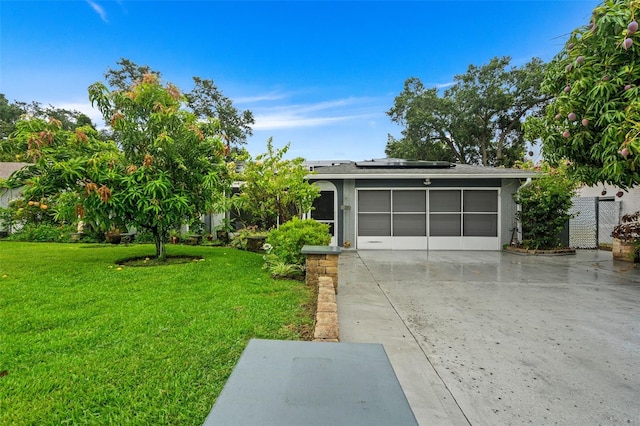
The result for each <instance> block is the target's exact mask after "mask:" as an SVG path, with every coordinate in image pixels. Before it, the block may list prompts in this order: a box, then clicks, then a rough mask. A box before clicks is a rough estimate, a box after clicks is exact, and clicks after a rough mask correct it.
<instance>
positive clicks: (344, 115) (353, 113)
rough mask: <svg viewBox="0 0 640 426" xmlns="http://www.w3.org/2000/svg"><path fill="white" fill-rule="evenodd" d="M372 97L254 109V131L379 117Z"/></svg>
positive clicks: (322, 124)
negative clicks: (369, 104)
mask: <svg viewBox="0 0 640 426" xmlns="http://www.w3.org/2000/svg"><path fill="white" fill-rule="evenodd" d="M368 102H369V99H368V98H346V99H337V100H332V101H324V102H318V103H312V104H293V105H280V106H274V107H271V108H266V107H263V108H260V109H257V110H255V111H254V119H255V124H254V125H253V129H254V130H275V129H291V128H300V127H318V126H326V125H329V124H332V123H336V122H340V121H347V120H353V119H363V118H371V117H373V116H378V115H379V114H380V113H379V112H378V111H377V110H374V109H372V108H371V106H368V105H367V103H368Z"/></svg>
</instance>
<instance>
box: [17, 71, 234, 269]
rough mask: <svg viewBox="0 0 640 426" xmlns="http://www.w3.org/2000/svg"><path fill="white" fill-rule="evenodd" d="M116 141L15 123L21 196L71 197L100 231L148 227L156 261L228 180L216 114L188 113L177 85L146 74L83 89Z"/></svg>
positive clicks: (38, 122) (41, 199)
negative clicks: (114, 85)
mask: <svg viewBox="0 0 640 426" xmlns="http://www.w3.org/2000/svg"><path fill="white" fill-rule="evenodd" d="M89 96H90V99H91V102H92V103H93V104H96V105H97V106H98V108H99V109H100V111H101V112H102V113H103V115H104V119H105V122H107V123H109V124H110V126H111V128H112V129H113V132H114V134H115V135H117V141H118V142H117V143H115V142H113V141H108V142H104V141H101V140H100V139H99V137H98V132H97V131H96V130H95V129H93V128H91V127H90V126H85V127H80V128H77V129H75V130H66V129H64V128H63V125H62V122H61V121H60V120H57V119H50V120H48V121H45V120H42V119H38V118H33V117H27V118H25V119H23V120H21V121H19V122H18V123H17V129H18V130H17V132H16V134H15V141H16V144H17V145H19V146H20V147H21V149H22V150H24V151H26V153H27V154H26V155H27V159H28V160H30V161H33V163H34V164H33V165H31V166H28V167H27V168H25V169H23V170H21V171H19V172H18V173H16V174H14V175H13V176H12V179H11V184H13V185H14V186H17V185H25V190H24V195H25V197H26V198H27V199H28V200H29V201H32V202H34V203H36V202H37V203H39V204H40V206H42V203H46V202H47V201H48V200H49V199H54V198H56V197H57V196H59V194H63V193H69V192H73V193H75V194H76V195H77V196H78V200H79V202H80V203H81V206H82V209H81V210H82V212H83V213H84V214H85V218H86V219H85V220H86V221H88V222H90V223H92V224H94V225H95V226H97V227H99V228H101V229H102V230H105V231H106V230H108V229H110V228H119V229H120V230H123V228H124V229H126V228H128V227H130V226H133V227H136V228H137V229H145V230H148V231H150V232H151V233H152V234H153V236H154V240H155V244H156V255H157V257H158V258H159V259H164V258H165V257H166V252H165V248H164V241H166V239H167V238H168V233H169V230H170V229H171V228H174V227H178V226H180V225H181V224H182V223H185V222H189V221H192V220H193V219H195V218H199V217H200V216H201V215H202V214H204V213H206V212H208V211H210V210H211V209H212V204H213V201H214V200H215V199H217V198H219V195H218V194H219V192H220V191H222V188H224V187H225V185H223V182H224V181H225V179H227V177H228V172H227V168H226V165H225V164H224V162H223V161H222V159H223V154H224V146H223V144H222V141H221V139H220V137H219V126H218V122H217V120H215V119H210V120H207V121H203V120H200V119H198V117H197V116H196V115H195V114H193V113H191V112H189V111H187V110H186V109H185V108H183V106H184V97H183V95H182V94H181V93H180V91H179V90H178V88H177V87H175V86H173V85H171V84H167V85H164V86H163V85H162V84H161V83H160V80H159V78H158V77H157V76H156V75H154V74H146V75H145V76H144V77H143V79H142V80H141V81H138V82H136V83H135V84H134V85H132V86H131V87H130V88H129V89H128V90H115V91H110V90H109V89H108V88H107V87H106V86H105V85H104V84H102V83H95V84H93V85H92V86H91V87H90V88H89Z"/></svg>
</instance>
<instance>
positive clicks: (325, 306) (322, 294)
mask: <svg viewBox="0 0 640 426" xmlns="http://www.w3.org/2000/svg"><path fill="white" fill-rule="evenodd" d="M313 341H314V342H339V341H340V329H339V326H338V303H337V300H336V289H335V286H334V284H333V279H331V277H327V276H322V277H318V303H317V307H316V318H315V324H314V330H313Z"/></svg>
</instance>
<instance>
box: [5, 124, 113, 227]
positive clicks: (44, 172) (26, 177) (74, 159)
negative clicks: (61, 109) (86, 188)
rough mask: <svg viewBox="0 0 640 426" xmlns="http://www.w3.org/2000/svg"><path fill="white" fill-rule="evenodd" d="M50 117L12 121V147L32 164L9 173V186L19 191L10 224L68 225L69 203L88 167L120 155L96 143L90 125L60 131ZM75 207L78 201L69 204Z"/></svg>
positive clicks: (103, 142) (96, 133)
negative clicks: (18, 188)
mask: <svg viewBox="0 0 640 426" xmlns="http://www.w3.org/2000/svg"><path fill="white" fill-rule="evenodd" d="M62 127H63V125H62V122H60V121H59V120H56V119H53V118H52V119H49V120H44V119H42V118H34V117H25V118H23V119H22V120H20V121H18V122H17V123H16V130H15V132H14V134H13V136H12V149H14V148H15V149H16V150H17V151H18V152H23V153H24V161H26V162H29V163H32V164H31V165H28V166H26V167H25V168H23V169H21V170H19V171H17V172H16V173H14V174H13V175H12V176H11V178H10V179H9V180H8V186H10V187H23V190H22V193H23V196H24V201H21V202H20V203H15V212H14V214H15V218H16V220H19V221H23V222H27V223H33V224H38V223H52V222H58V223H69V222H71V221H72V216H71V213H70V209H71V207H70V205H69V204H70V203H72V199H78V190H79V189H81V188H80V185H82V184H83V183H84V182H85V180H84V177H85V172H86V169H87V168H88V165H92V166H95V165H98V164H101V163H106V162H117V161H118V159H119V157H120V153H119V151H118V148H117V146H116V145H115V144H113V143H112V142H105V141H102V140H101V139H100V138H99V137H98V132H97V131H96V130H95V129H94V128H93V127H91V126H88V125H86V126H82V127H78V128H76V129H75V130H65V129H63V128H62ZM76 205H81V201H78V202H77V203H75V204H74V206H73V208H74V209H75V207H76Z"/></svg>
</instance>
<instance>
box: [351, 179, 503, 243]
mask: <svg viewBox="0 0 640 426" xmlns="http://www.w3.org/2000/svg"><path fill="white" fill-rule="evenodd" d="M498 200H499V191H498V190H496V189H429V190H425V189H361V190H358V203H357V221H358V222H357V230H358V236H357V247H358V248H360V249H392V250H426V249H430V250H499V248H500V240H499V237H500V236H499V226H498V224H499V223H500V217H499V216H500V212H499V208H498V207H499V203H498Z"/></svg>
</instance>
